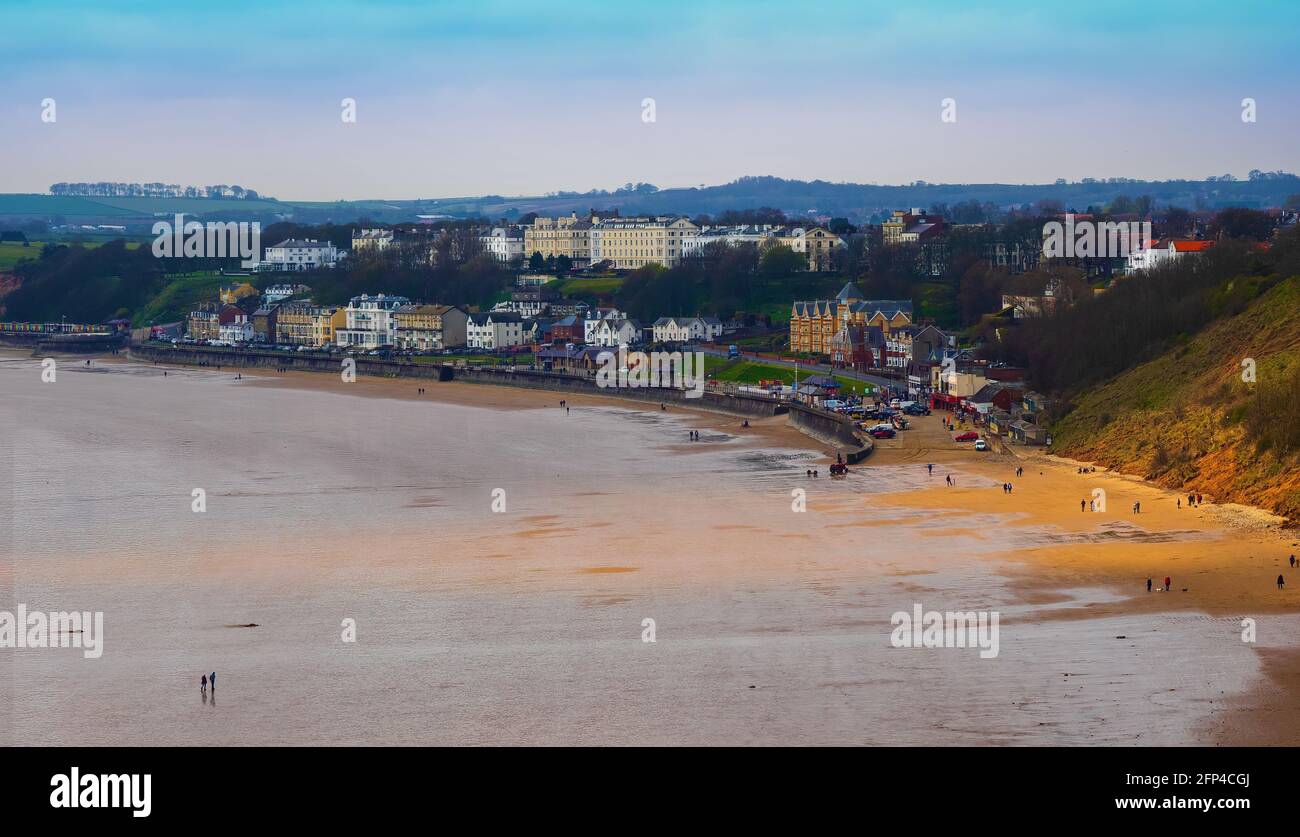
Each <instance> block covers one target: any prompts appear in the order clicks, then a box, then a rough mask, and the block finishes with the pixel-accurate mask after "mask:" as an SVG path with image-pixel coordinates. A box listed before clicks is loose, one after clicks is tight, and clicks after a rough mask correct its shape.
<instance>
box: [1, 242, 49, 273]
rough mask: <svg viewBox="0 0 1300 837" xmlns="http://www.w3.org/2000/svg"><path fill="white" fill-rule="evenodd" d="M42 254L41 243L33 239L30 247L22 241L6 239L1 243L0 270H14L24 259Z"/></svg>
mask: <svg viewBox="0 0 1300 837" xmlns="http://www.w3.org/2000/svg"><path fill="white" fill-rule="evenodd" d="M40 255H41V243H40V242H39V241H33V242H32V243H31V246H30V247H24V246H23V245H22V244H21V243H20V242H13V241H6V242H4V243H3V244H0V270H12V269H13V266H14V265H16V264H18V262H20V261H22V260H23V259H35V258H39V257H40Z"/></svg>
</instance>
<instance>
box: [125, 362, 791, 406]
mask: <svg viewBox="0 0 1300 837" xmlns="http://www.w3.org/2000/svg"><path fill="white" fill-rule="evenodd" d="M130 356H131V357H133V358H135V359H137V360H144V361H149V362H156V363H173V364H178V365H197V366H210V367H241V368H254V369H258V368H260V369H288V370H290V371H297V372H327V373H331V374H335V375H337V374H339V372H340V370H341V369H342V361H343V358H344V356H342V355H333V356H325V355H317V354H306V353H304V354H298V353H291V352H271V351H265V350H260V349H230V348H221V347H216V346H157V345H136V346H132V347H131V351H130ZM354 360H355V362H356V372H357V374H358V375H378V376H381V377H388V378H418V379H421V380H433V381H451V380H456V381H464V382H468V383H482V384H492V385H494V386H513V387H526V388H528V389H541V390H547V391H550V392H562V393H575V394H585V395H599V396H605V397H609V398H624V399H630V400H633V401H639V402H643V403H650V404H659V403H665V404H675V405H679V406H682V407H691V408H694V409H698V410H710V411H714V412H720V413H726V414H728V415H736V416H743V417H747V418H761V417H765V416H776V415H781V414H783V413H785V412H786V411H787V408H788V405H787V404H786V403H785V402H782V401H778V400H777V399H774V398H763V397H761V396H757V395H744V394H731V393H718V392H707V391H706V392H704V393H703V394H702V395H701V396H700V397H698V398H687V397H686V396H687V392H686V391H685V390H680V389H671V388H657V387H647V388H637V389H632V388H622V387H620V388H603V387H600V386H597V384H596V380H595V378H594V377H591V376H587V375H565V374H562V373H557V372H541V371H536V370H531V369H515V370H510V369H495V368H490V367H488V368H476V367H472V366H452V365H450V364H435V363H410V362H405V361H401V360H382V359H379V358H372V357H369V356H366V355H361V356H358V357H356V358H354Z"/></svg>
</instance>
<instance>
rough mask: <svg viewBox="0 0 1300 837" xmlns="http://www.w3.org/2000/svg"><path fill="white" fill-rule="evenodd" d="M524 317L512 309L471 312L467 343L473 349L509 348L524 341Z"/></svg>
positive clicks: (467, 325)
mask: <svg viewBox="0 0 1300 837" xmlns="http://www.w3.org/2000/svg"><path fill="white" fill-rule="evenodd" d="M523 332H524V328H523V318H522V317H520V316H519V315H518V314H516V313H514V312H512V311H488V312H486V313H479V314H470V315H469V320H468V321H467V323H466V345H468V346H469V347H470V348H471V349H507V348H510V347H511V346H519V345H522V344H523V342H524V333H523Z"/></svg>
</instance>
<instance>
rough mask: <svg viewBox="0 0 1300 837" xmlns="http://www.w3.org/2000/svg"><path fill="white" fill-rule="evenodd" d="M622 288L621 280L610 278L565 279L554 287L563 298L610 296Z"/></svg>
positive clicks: (616, 277)
mask: <svg viewBox="0 0 1300 837" xmlns="http://www.w3.org/2000/svg"><path fill="white" fill-rule="evenodd" d="M622 286H623V280H622V278H620V277H618V276H610V277H599V278H595V279H565V280H564V281H563V282H561V283H560V284H559V285H557V286H555V287H556V288H557V289H558V290H559V292H560V293H561V294H562V295H564V296H600V295H601V294H612V293H614V292H615V291H617V290H618V289H619V288H621V287H622Z"/></svg>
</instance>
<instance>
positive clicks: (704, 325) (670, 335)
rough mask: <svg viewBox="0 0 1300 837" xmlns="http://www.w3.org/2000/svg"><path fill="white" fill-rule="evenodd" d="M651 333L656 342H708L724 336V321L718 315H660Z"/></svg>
mask: <svg viewBox="0 0 1300 837" xmlns="http://www.w3.org/2000/svg"><path fill="white" fill-rule="evenodd" d="M651 333H652V335H653V338H652V339H653V340H654V342H656V343H693V342H697V341H704V342H708V341H712V340H714V339H716V338H718V337H721V336H722V321H721V320H719V319H718V318H717V317H660V318H659V319H657V320H655V322H654V325H652V326H651Z"/></svg>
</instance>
